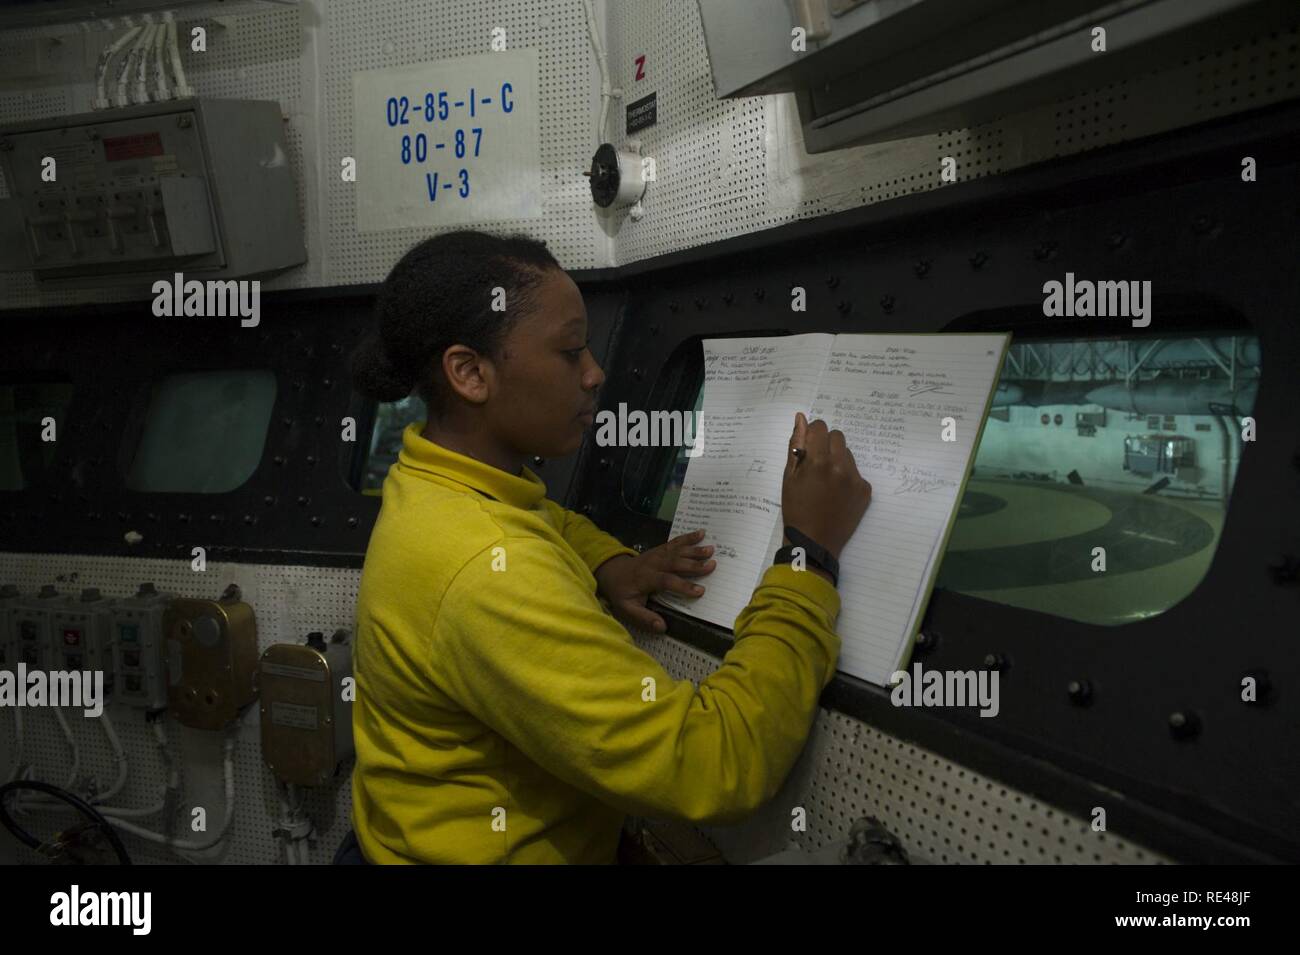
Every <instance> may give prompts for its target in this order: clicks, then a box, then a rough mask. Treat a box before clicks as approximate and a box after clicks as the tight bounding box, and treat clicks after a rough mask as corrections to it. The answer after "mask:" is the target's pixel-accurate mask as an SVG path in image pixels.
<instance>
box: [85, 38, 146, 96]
mask: <svg viewBox="0 0 1300 955" xmlns="http://www.w3.org/2000/svg"><path fill="white" fill-rule="evenodd" d="M139 32H140V28H139V27H132V28H131V29H129V30H127V31H126V32H125V33H123V34H122V35H121V36H120V37H118V38H117V41H116V42H115V43H113V44H111V45H109V46H106V47H104V49H103V50H102V51H100V54H99V69H98V71H97V72H96V75H95V109H108V108H109V107H110V106H112V105H113V104H112V103H110V102H109V99H108V93H107V91H106V90H105V89H104V84H105V83H106V82H107V80H108V65H109V63H110V62H112V60H113V57H115V56H117V54H118V52H119V51H120V50H121V49H122V47H124V46H126V45H127V44H128V43H130V42H131V41H132V40H133V39H135V37H136V35H137V34H138V33H139Z"/></svg>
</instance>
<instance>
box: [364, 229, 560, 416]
mask: <svg viewBox="0 0 1300 955" xmlns="http://www.w3.org/2000/svg"><path fill="white" fill-rule="evenodd" d="M558 268H560V264H559V263H558V262H556V261H555V257H554V256H553V255H551V253H550V252H549V251H548V250H547V248H546V245H545V243H543V242H540V241H538V240H537V239H530V238H528V237H527V236H524V235H512V236H506V237H502V236H495V235H488V234H487V233H486V232H476V231H474V230H470V229H462V230H458V231H456V232H446V233H443V234H442V235H436V236H434V237H433V238H431V239H425V240H424V241H423V242H421V243H419V244H418V245H416V246H414V247H413V248H411V249H410V250H409V251H408V252H407V253H406V254H405V255H404V256H402V258H401V259H400V260H399V261H398V263H397V264H396V265H394V266H393V269H392V271H391V272H389V273H388V278H386V279H384V282H383V284H382V285H381V286H380V288H379V294H378V297H377V298H376V300H375V310H374V322H373V324H372V327H371V329H370V330H369V332H368V333H367V334H366V335H365V336H364V337H363V338H362V339H361V342H360V343H359V344H358V345H357V347H356V349H355V350H354V351H353V352H352V385H353V387H354V388H355V389H356V390H357V391H358V392H359V393H361V394H362V395H365V396H366V397H368V398H374V399H376V400H378V401H397V400H399V399H402V398H405V397H407V396H408V395H410V393H411V392H412V391H413V390H415V391H417V392H418V393H419V395H420V397H421V398H422V399H424V403H425V404H426V405H427V406H428V407H429V412H430V414H434V413H435V412H436V411H437V410H440V409H441V407H442V404H443V397H444V395H443V391H444V387H445V385H446V382H445V380H444V378H443V373H442V355H443V353H444V352H445V351H446V350H447V349H448V348H450V347H451V346H452V345H464V346H466V347H467V348H472V349H474V350H475V351H477V352H481V353H483V354H486V355H489V356H496V355H499V353H500V348H501V343H502V342H503V341H504V339H505V336H506V333H507V332H509V330H510V328H511V326H512V325H514V323H515V322H516V321H517V320H518V319H519V318H520V317H521V316H522V315H525V314H527V313H528V311H529V310H530V309H531V308H532V306H533V292H534V290H535V289H536V288H537V286H538V285H539V284H540V283H541V280H542V278H543V276H544V275H545V272H546V270H547V269H558ZM497 287H500V288H502V289H504V290H505V301H506V310H505V311H504V312H501V311H494V310H493V309H492V304H493V300H494V293H493V289H495V288H497Z"/></svg>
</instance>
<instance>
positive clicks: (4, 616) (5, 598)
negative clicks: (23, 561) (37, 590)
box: [0, 584, 22, 673]
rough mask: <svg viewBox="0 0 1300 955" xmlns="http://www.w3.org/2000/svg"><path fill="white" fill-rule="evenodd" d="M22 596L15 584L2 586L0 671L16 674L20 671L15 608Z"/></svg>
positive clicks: (0, 590) (0, 587) (0, 588)
mask: <svg viewBox="0 0 1300 955" xmlns="http://www.w3.org/2000/svg"><path fill="white" fill-rule="evenodd" d="M21 599H22V594H20V593H19V592H18V588H17V587H15V586H14V585H13V584H5V585H3V586H0V670H8V671H9V672H10V673H16V672H17V670H18V644H17V638H16V637H15V636H14V627H13V606H14V604H16V603H18V601H19V600H21Z"/></svg>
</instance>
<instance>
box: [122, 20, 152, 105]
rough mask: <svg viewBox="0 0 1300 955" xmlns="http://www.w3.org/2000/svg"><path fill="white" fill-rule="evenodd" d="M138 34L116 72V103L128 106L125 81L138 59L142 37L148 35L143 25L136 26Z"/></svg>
mask: <svg viewBox="0 0 1300 955" xmlns="http://www.w3.org/2000/svg"><path fill="white" fill-rule="evenodd" d="M136 29H137V30H139V31H140V35H139V36H137V37H136V40H135V43H133V44H131V52H130V53H129V54H128V55H127V57H126V59H124V60H123V61H122V69H121V71H120V72H119V73H118V74H117V105H118V106H130V105H131V99H130V97H129V96H128V95H127V89H126V85H127V81H128V80H129V79H130V77H131V70H132V69H133V68H134V66H135V64H136V63H137V62H139V60H140V48H141V47H142V46H143V45H144V38H145V37H146V36H148V34H147V33H146V32H145V30H144V28H143V27H136Z"/></svg>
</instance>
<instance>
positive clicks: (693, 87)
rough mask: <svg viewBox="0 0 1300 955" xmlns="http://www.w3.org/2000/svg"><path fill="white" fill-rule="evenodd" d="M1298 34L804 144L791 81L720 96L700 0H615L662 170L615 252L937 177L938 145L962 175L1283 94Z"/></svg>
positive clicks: (645, 253) (769, 222)
mask: <svg viewBox="0 0 1300 955" xmlns="http://www.w3.org/2000/svg"><path fill="white" fill-rule="evenodd" d="M1298 19H1300V15H1298ZM1298 40H1300V33H1298V32H1297V29H1296V28H1295V27H1294V26H1293V27H1292V28H1291V29H1290V30H1287V31H1281V32H1277V33H1272V34H1267V35H1263V36H1258V37H1255V38H1254V39H1252V40H1250V41H1247V42H1243V43H1239V44H1236V45H1234V46H1231V47H1228V48H1225V49H1223V50H1220V51H1218V52H1216V53H1215V54H1212V55H1207V56H1204V57H1200V58H1198V59H1194V60H1187V61H1185V62H1183V63H1181V64H1179V65H1178V66H1176V67H1173V68H1170V69H1166V70H1162V71H1159V72H1152V73H1148V74H1146V75H1144V76H1141V77H1137V78H1135V79H1131V80H1128V81H1124V82H1117V83H1112V84H1108V85H1104V86H1101V87H1099V88H1097V89H1095V90H1092V91H1090V92H1088V93H1086V94H1082V95H1079V96H1075V97H1072V98H1070V99H1067V100H1064V101H1062V102H1059V103H1054V104H1051V105H1048V106H1043V107H1040V108H1037V109H1033V110H1026V111H1024V112H1020V113H1016V114H1014V115H1010V116H1007V117H1005V118H1003V119H1001V120H999V121H997V122H994V123H988V124H985V125H982V126H977V127H973V128H971V129H965V130H951V131H947V132H942V133H937V134H933V135H927V136H915V137H909V138H906V139H898V140H895V141H893V142H888V143H880V144H873V145H868V146H858V147H852V148H849V149H841V150H836V151H835V152H832V153H825V154H819V155H816V156H809V155H807V154H806V153H805V152H804V150H803V145H802V143H803V137H802V131H801V128H800V125H799V119H798V112H797V109H796V107H795V104H794V97H793V95H792V94H781V95H779V96H763V97H748V98H741V99H731V100H717V99H715V97H714V91H713V84H712V78H711V73H710V70H709V61H708V50H707V47H706V46H705V43H704V37H703V32H702V29H701V25H700V19H699V8H698V6H697V5H696V4H695V3H694V2H689V3H688V2H677V0H655V2H646V3H641V2H638V3H617V2H616V3H611V5H610V40H609V48H610V56H611V64H612V66H611V69H612V73H613V77H614V80H613V82H614V85H616V86H622V87H623V89H624V90H625V91H627V96H626V99H627V100H628V101H631V100H635V99H638V98H640V97H641V96H644V95H646V94H648V93H650V92H651V91H656V90H657V91H658V95H659V110H658V120H659V122H658V125H656V126H654V127H651V128H649V129H645V130H641V131H640V132H638V133H636V134H635V135H636V136H637V137H638V138H639V139H640V140H641V141H642V143H643V153H644V154H645V155H648V156H653V157H655V160H656V167H657V169H656V172H657V175H658V182H655V183H651V184H650V187H649V190H648V193H647V196H646V199H645V201H644V206H645V209H646V215H645V216H644V217H643V218H642V219H641V220H640V221H637V222H634V221H632V220H631V218H630V216H629V215H628V214H627V212H626V211H625V212H623V213H622V214H621V217H620V221H619V222H618V239H617V243H616V247H615V250H616V257H617V261H618V263H619V264H625V263H629V262H634V261H638V260H641V259H646V258H652V257H654V256H658V255H663V254H665V253H668V252H674V251H678V250H681V249H684V248H689V247H692V246H696V245H703V244H705V243H708V242H714V241H717V240H720V239H724V238H728V237H731V236H736V235H743V234H746V233H749V232H754V231H757V230H760V229H769V228H774V227H775V226H778V225H782V224H784V223H786V222H790V221H793V220H796V219H806V218H811V217H815V216H820V215H825V214H827V213H831V212H838V211H842V210H844V209H849V208H853V207H856V206H862V205H870V204H872V203H875V202H880V201H884V200H887V199H892V198H895V197H897V196H901V195H906V194H908V193H913V192H920V191H924V190H927V189H934V188H938V187H940V186H942V185H943V182H942V181H941V180H940V162H939V160H940V159H941V158H943V157H945V156H952V157H953V158H955V159H956V160H957V164H958V165H957V174H958V177H959V180H966V179H970V178H979V177H982V176H988V175H995V174H997V173H1000V172H1004V171H1007V170H1010V169H1015V168H1017V167H1020V166H1025V165H1029V164H1031V163H1035V162H1041V161H1043V160H1047V159H1051V158H1053V157H1057V156H1065V155H1069V154H1073V153H1078V152H1082V151H1085V150H1089V149H1095V148H1097V147H1100V146H1106V145H1110V144H1112V143H1117V142H1122V141H1124V140H1128V139H1135V138H1138V137H1142V136H1149V135H1153V134H1155V133H1159V132H1163V131H1166V130H1170V129H1175V128H1178V127H1181V126H1186V125H1189V124H1191V123H1197V122H1202V121H1204V120H1207V119H1212V118H1215V117H1220V116H1225V115H1229V114H1231V113H1234V112H1239V111H1241V110H1244V109H1251V108H1255V107H1258V106H1263V105H1265V104H1267V103H1274V102H1279V101H1281V100H1284V99H1291V98H1294V97H1296V96H1297V95H1300V88H1297V82H1296V81H1297V76H1298V70H1300V49H1298V46H1297V41H1298ZM639 54H645V55H646V56H647V58H648V59H647V74H648V75H647V79H646V80H643V81H640V82H637V81H636V80H635V79H634V73H635V64H634V58H635V56H637V55H639Z"/></svg>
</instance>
